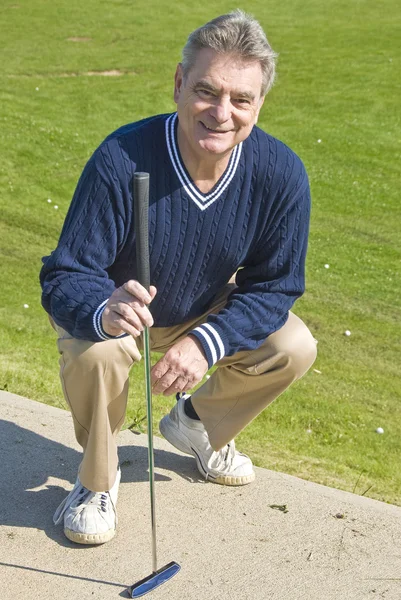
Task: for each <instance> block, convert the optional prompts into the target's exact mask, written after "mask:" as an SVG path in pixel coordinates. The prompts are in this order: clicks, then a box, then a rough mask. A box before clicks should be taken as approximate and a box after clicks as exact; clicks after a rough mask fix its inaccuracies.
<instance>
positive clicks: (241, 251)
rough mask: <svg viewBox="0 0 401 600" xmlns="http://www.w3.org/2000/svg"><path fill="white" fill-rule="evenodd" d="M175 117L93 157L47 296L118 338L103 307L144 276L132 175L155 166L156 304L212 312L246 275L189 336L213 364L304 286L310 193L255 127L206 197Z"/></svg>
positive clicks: (281, 316)
mask: <svg viewBox="0 0 401 600" xmlns="http://www.w3.org/2000/svg"><path fill="white" fill-rule="evenodd" d="M177 123H178V117H177V115H176V113H174V114H172V115H158V116H155V117H151V118H149V119H145V120H143V121H139V122H137V123H132V124H130V125H126V126H124V127H122V128H120V129H118V130H117V131H116V132H114V133H113V134H111V135H110V136H109V137H108V138H106V140H105V141H104V142H103V143H102V144H101V145H100V147H99V148H98V149H97V150H96V151H95V153H94V154H93V156H92V157H91V158H90V160H89V161H88V163H87V165H86V167H85V169H84V171H83V173H82V175H81V178H80V180H79V182H78V185H77V188H76V191H75V194H74V197H73V200H72V202H71V206H70V208H69V211H68V214H67V217H66V220H65V223H64V226H63V229H62V232H61V236H60V240H59V243H58V246H57V248H56V249H55V250H54V251H53V252H52V253H51V255H50V256H47V257H44V258H43V267H42V270H41V274H40V280H41V285H42V289H43V295H42V303H43V306H44V308H45V309H46V311H47V312H48V313H49V314H50V315H51V316H52V317H53V319H54V321H55V322H56V323H57V324H58V325H60V326H61V327H63V328H64V329H65V330H67V331H68V332H69V333H70V334H71V335H73V336H74V337H76V338H80V339H85V340H92V341H95V342H101V341H102V340H107V339H110V338H111V336H109V335H108V334H107V333H106V332H105V331H104V330H103V328H102V321H101V316H102V311H103V309H104V306H105V304H106V302H107V300H108V298H109V297H110V296H111V294H112V293H113V291H114V290H115V288H116V287H119V286H121V285H122V284H123V283H125V282H126V281H128V280H129V279H135V278H136V277H137V271H136V250H135V233H134V211H133V197H132V179H133V173H134V172H135V171H146V172H149V173H150V206H149V246H150V274H151V283H152V285H155V286H156V287H157V290H158V293H157V295H156V298H155V299H154V300H153V302H152V304H151V306H150V310H151V313H152V315H153V318H154V323H155V326H157V327H169V326H171V325H176V324H179V323H184V322H185V321H187V320H189V319H192V318H195V317H197V316H199V315H201V314H202V313H204V312H205V311H206V310H207V308H208V307H209V306H210V304H211V302H212V301H213V298H214V296H215V295H216V294H217V293H218V291H219V290H221V288H222V287H223V286H224V285H225V284H226V283H227V282H228V280H229V279H230V277H231V276H232V274H233V273H235V272H236V271H237V270H238V269H239V270H238V273H237V275H236V283H237V286H238V287H237V288H236V289H235V290H234V291H233V293H232V294H231V296H230V297H229V300H228V303H227V304H226V306H225V307H224V308H223V309H222V310H221V311H220V312H219V313H217V314H212V315H210V316H209V317H208V318H207V320H205V322H204V323H203V324H202V325H200V326H199V327H196V328H195V329H193V330H192V331H191V334H192V335H194V336H196V337H197V338H198V339H199V341H200V343H201V344H202V346H203V349H204V351H205V354H206V356H207V359H208V363H209V366H212V365H213V364H214V363H215V362H217V361H218V360H220V359H221V358H222V357H223V356H225V355H232V354H234V353H235V352H238V351H241V350H252V349H255V348H257V347H258V346H260V345H261V344H262V342H263V341H264V340H265V339H266V337H267V336H268V335H270V334H271V333H273V332H274V331H276V330H277V329H279V328H280V327H282V326H283V325H284V323H285V322H286V320H287V318H288V310H289V309H290V308H291V307H292V305H293V303H294V302H295V300H296V299H297V298H298V297H299V296H301V295H302V293H303V291H304V267H305V255H306V248H307V238H308V227H309V213H310V194H309V185H308V179H307V175H306V172H305V169H304V166H303V164H302V162H301V161H300V159H299V158H298V157H297V155H296V154H294V152H292V151H291V150H290V149H289V148H288V147H287V146H285V145H284V144H283V143H282V142H280V141H278V140H277V139H275V138H273V137H272V136H270V135H268V134H267V133H265V132H263V131H262V130H261V129H259V128H258V127H254V128H253V130H252V132H251V134H250V136H249V137H248V138H247V139H246V140H245V141H244V142H242V143H241V144H239V145H238V146H236V147H235V148H234V150H233V152H232V155H231V157H230V161H229V164H228V166H227V168H226V171H225V172H224V174H223V175H222V176H221V178H220V179H219V181H218V182H217V183H216V185H215V186H214V187H213V189H212V190H211V191H210V192H208V193H207V194H204V193H202V192H200V191H199V189H198V188H197V187H196V186H195V184H194V183H193V181H192V180H191V177H190V176H189V174H188V172H187V170H186V168H185V166H184V163H183V161H182V158H181V156H180V152H179V148H178V143H177Z"/></svg>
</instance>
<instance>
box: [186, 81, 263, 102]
mask: <svg viewBox="0 0 401 600" xmlns="http://www.w3.org/2000/svg"><path fill="white" fill-rule="evenodd" d="M194 87H195V88H203V89H205V90H208V91H209V92H213V93H214V94H218V93H219V90H218V88H216V87H214V85H211V84H210V83H209V82H208V81H205V80H203V79H201V80H200V81H197V82H196V83H195V85H194ZM233 95H234V96H235V97H236V98H245V99H246V100H250V101H253V100H255V94H253V93H252V92H245V91H238V92H235V91H234V94H233Z"/></svg>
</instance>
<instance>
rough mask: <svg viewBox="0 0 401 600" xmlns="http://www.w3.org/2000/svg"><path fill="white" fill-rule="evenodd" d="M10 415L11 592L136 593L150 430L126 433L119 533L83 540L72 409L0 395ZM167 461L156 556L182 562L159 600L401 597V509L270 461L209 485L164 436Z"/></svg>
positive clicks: (6, 427)
mask: <svg viewBox="0 0 401 600" xmlns="http://www.w3.org/2000/svg"><path fill="white" fill-rule="evenodd" d="M0 418H1V420H0V452H1V454H0V456H1V463H0V464H1V467H0V478H1V482H0V483H1V485H0V489H1V492H0V494H1V498H0V598H1V600H17V599H21V600H22V599H25V598H30V599H33V600H39V599H40V600H48V599H56V600H64V599H65V600H67V599H68V600H78V599H79V600H87V599H93V598H97V599H99V600H100V599H112V598H118V597H119V596H120V597H123V598H124V597H128V596H127V595H126V591H125V590H126V588H127V586H128V585H130V584H132V583H134V582H136V581H138V580H139V579H142V578H143V577H145V576H147V575H150V573H151V564H152V559H151V529H150V518H149V484H148V479H147V477H148V475H147V449H146V448H147V442H146V436H144V435H142V434H141V435H136V434H133V433H132V432H130V431H128V430H126V431H124V432H122V434H121V436H120V438H119V440H120V461H121V465H122V474H123V475H122V484H121V486H120V496H119V504H118V509H119V528H118V534H117V536H116V537H115V538H114V539H113V540H112V541H111V542H109V543H108V544H105V545H104V546H99V547H85V546H78V545H74V544H72V543H70V542H69V541H68V540H67V539H66V538H65V537H64V536H63V533H62V528H61V526H59V527H54V525H53V523H52V515H53V512H54V510H55V509H56V507H57V506H58V504H59V502H60V501H61V500H62V499H63V498H64V497H65V495H66V491H67V490H70V489H71V488H72V486H73V483H74V482H75V478H76V473H77V467H78V464H79V461H80V452H79V447H78V446H77V444H76V442H75V438H74V435H73V428H72V420H71V416H70V414H69V413H68V412H65V411H62V410H59V409H56V408H51V407H48V406H45V405H44V404H40V403H38V402H33V401H31V400H27V399H24V398H21V397H19V396H15V395H13V394H9V393H7V392H0ZM155 463H156V501H157V525H158V526H157V531H158V534H157V535H158V555H159V556H158V563H159V566H163V565H164V564H166V563H168V562H170V561H172V560H175V561H177V562H178V563H179V564H180V565H181V571H180V572H179V573H178V575H176V576H175V577H174V578H173V579H172V580H171V581H170V582H168V583H166V584H164V585H163V586H161V587H160V588H159V589H158V590H155V591H154V592H152V593H151V594H149V595H148V596H147V597H148V598H149V600H150V599H152V600H161V599H162V598H163V599H164V600H183V599H186V600H192V599H193V600H195V599H196V600H303V599H305V600H354V599H355V600H373V599H385V600H400V599H401V508H398V507H395V506H391V505H387V504H383V503H381V502H377V501H375V500H370V499H368V498H362V497H360V496H356V495H353V494H350V493H347V492H341V491H338V490H334V489H331V488H327V487H324V486H321V485H317V484H314V483H310V482H307V481H303V480H301V479H297V478H295V477H291V476H288V475H284V474H282V473H276V472H273V471H268V470H265V469H256V475H257V479H256V481H255V483H253V484H251V485H249V486H245V487H243V488H228V487H223V486H219V485H215V484H212V483H206V482H205V481H203V480H201V479H200V478H199V477H198V472H197V470H196V467H195V464H194V461H193V459H192V458H191V457H188V456H185V455H183V454H181V453H179V452H177V451H176V450H175V449H174V448H173V447H172V446H170V445H169V444H168V443H167V442H166V441H165V440H163V439H159V438H155ZM284 504H285V505H287V509H288V512H282V511H281V510H279V509H277V508H272V507H271V505H284Z"/></svg>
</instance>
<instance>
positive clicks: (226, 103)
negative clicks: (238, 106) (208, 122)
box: [210, 96, 231, 123]
mask: <svg viewBox="0 0 401 600" xmlns="http://www.w3.org/2000/svg"><path fill="white" fill-rule="evenodd" d="M210 112H211V114H212V116H213V117H214V118H215V119H216V121H217V123H225V122H226V121H228V120H229V118H230V117H231V101H230V98H228V97H225V96H222V97H219V98H216V102H215V104H214V105H213V107H212V108H211V110H210Z"/></svg>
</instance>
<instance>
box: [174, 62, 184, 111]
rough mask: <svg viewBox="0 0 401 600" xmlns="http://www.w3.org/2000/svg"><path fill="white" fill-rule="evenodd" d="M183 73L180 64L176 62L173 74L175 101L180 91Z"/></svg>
mask: <svg viewBox="0 0 401 600" xmlns="http://www.w3.org/2000/svg"><path fill="white" fill-rule="evenodd" d="M183 80H184V75H183V72H182V64H181V63H178V65H177V69H176V71H175V76H174V102H175V103H177V102H178V100H179V97H180V93H181V87H182V84H183Z"/></svg>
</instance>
